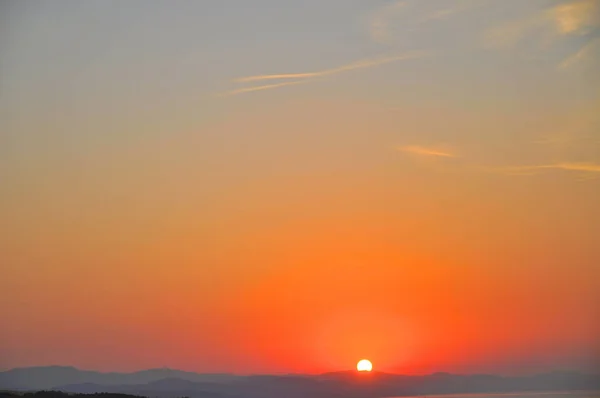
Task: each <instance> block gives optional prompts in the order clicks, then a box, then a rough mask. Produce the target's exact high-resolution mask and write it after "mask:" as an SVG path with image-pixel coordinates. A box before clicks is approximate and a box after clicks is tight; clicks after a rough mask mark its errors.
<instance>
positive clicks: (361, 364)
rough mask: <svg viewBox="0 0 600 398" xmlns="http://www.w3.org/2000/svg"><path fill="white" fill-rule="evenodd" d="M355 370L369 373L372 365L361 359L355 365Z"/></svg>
mask: <svg viewBox="0 0 600 398" xmlns="http://www.w3.org/2000/svg"><path fill="white" fill-rule="evenodd" d="M356 370H358V371H359V372H370V371H371V370H373V364H372V363H371V361H369V360H368V359H361V360H360V361H358V363H357V364H356Z"/></svg>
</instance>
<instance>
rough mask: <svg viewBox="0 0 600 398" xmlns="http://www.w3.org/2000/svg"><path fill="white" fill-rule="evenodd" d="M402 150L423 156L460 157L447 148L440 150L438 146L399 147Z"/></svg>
mask: <svg viewBox="0 0 600 398" xmlns="http://www.w3.org/2000/svg"><path fill="white" fill-rule="evenodd" d="M397 149H398V150H399V151H401V152H406V153H412V154H415V155H421V156H437V157H445V158H456V157H458V156H457V155H456V154H455V153H452V152H450V151H447V150H440V149H436V148H427V147H423V146H418V145H408V146H401V147H398V148H397Z"/></svg>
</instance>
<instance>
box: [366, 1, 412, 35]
mask: <svg viewBox="0 0 600 398" xmlns="http://www.w3.org/2000/svg"><path fill="white" fill-rule="evenodd" d="M406 5H407V2H406V1H395V2H393V3H390V4H387V5H385V6H383V7H381V8H379V9H377V10H375V12H374V13H373V14H372V15H371V18H370V23H369V34H370V36H371V39H373V40H374V41H376V42H378V43H385V42H387V41H389V39H390V34H389V25H390V21H391V20H392V19H393V18H395V17H396V16H397V15H398V14H399V13H400V12H401V11H402V10H403V8H404V7H406Z"/></svg>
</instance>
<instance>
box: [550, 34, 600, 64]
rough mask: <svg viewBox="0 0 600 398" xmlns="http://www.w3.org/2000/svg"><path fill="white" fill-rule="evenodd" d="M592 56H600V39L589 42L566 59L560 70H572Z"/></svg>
mask: <svg viewBox="0 0 600 398" xmlns="http://www.w3.org/2000/svg"><path fill="white" fill-rule="evenodd" d="M592 54H600V37H597V38H595V39H594V40H591V41H589V42H588V43H586V44H584V46H583V47H582V48H581V49H580V50H579V51H577V52H576V53H574V54H572V55H570V56H568V57H567V58H565V59H564V60H563V61H562V62H561V63H560V65H558V68H559V69H561V70H564V69H569V68H572V67H574V66H576V65H578V64H580V63H582V62H586V61H587V60H588V59H590V58H591V56H592Z"/></svg>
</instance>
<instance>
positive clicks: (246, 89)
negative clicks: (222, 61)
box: [220, 80, 308, 97]
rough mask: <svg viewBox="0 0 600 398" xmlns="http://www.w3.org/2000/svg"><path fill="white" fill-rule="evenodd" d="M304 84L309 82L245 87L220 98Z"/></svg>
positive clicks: (227, 92) (300, 81) (228, 92)
mask: <svg viewBox="0 0 600 398" xmlns="http://www.w3.org/2000/svg"><path fill="white" fill-rule="evenodd" d="M304 83H308V81H307V80H298V81H293V82H282V83H275V84H265V85H263V86H253V87H244V88H238V89H236V90H231V91H226V92H224V93H221V94H220V96H222V97H228V96H231V95H237V94H243V93H251V92H253V91H263V90H271V89H274V88H280V87H285V86H293V85H296V84H304Z"/></svg>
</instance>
